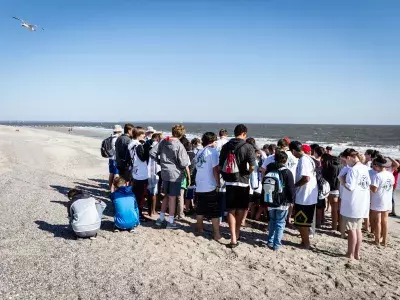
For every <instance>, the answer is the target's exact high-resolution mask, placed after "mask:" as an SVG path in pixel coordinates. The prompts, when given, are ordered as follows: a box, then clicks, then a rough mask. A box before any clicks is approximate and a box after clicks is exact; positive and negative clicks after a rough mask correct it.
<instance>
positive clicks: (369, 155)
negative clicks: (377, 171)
mask: <svg viewBox="0 0 400 300" xmlns="http://www.w3.org/2000/svg"><path fill="white" fill-rule="evenodd" d="M364 155H365V163H364V164H365V165H366V166H367V167H368V168H371V165H372V161H373V160H374V159H375V158H376V157H377V156H378V155H380V153H379V151H377V150H373V149H368V150H367V151H365V154H364Z"/></svg>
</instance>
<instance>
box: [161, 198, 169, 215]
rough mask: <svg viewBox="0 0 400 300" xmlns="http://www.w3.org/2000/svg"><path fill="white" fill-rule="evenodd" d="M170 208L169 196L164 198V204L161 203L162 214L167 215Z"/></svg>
mask: <svg viewBox="0 0 400 300" xmlns="http://www.w3.org/2000/svg"><path fill="white" fill-rule="evenodd" d="M167 207H168V195H165V196H164V199H163V202H162V203H161V212H162V213H165V212H166V211H167Z"/></svg>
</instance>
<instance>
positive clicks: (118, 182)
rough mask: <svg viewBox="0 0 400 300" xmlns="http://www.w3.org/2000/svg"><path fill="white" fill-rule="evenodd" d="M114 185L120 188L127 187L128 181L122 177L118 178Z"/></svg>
mask: <svg viewBox="0 0 400 300" xmlns="http://www.w3.org/2000/svg"><path fill="white" fill-rule="evenodd" d="M114 185H115V186H116V187H117V188H119V187H121V186H125V185H126V181H125V179H123V178H122V177H120V176H118V177H116V178H115V179H114Z"/></svg>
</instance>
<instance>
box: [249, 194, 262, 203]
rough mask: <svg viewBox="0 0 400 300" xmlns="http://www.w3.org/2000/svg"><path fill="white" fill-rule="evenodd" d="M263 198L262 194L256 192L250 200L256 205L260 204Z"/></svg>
mask: <svg viewBox="0 0 400 300" xmlns="http://www.w3.org/2000/svg"><path fill="white" fill-rule="evenodd" d="M261 200H262V197H261V194H260V193H256V192H254V193H253V195H250V202H251V203H254V204H255V205H260V203H261Z"/></svg>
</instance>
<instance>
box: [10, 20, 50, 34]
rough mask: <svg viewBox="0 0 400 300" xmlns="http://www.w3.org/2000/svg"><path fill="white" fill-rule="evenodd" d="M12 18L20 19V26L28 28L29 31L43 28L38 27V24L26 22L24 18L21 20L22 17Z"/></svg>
mask: <svg viewBox="0 0 400 300" xmlns="http://www.w3.org/2000/svg"><path fill="white" fill-rule="evenodd" d="M13 18H14V19H16V20H18V21H20V22H21V26H22V27H25V28H27V29H29V30H30V31H36V30H38V29H42V30H44V28H42V27H39V26H37V25H33V24H29V23H28V22H25V21H24V20H22V19H20V18H17V17H13Z"/></svg>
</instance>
